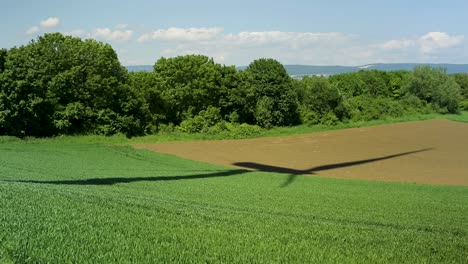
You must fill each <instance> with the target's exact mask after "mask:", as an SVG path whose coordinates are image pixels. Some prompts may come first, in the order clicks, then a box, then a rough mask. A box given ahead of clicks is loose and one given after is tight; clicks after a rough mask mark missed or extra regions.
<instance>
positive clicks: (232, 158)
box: [136, 120, 468, 185]
mask: <svg viewBox="0 0 468 264" xmlns="http://www.w3.org/2000/svg"><path fill="white" fill-rule="evenodd" d="M136 147H137V148H146V149H150V150H154V151H157V152H162V153H169V154H173V155H176V156H179V157H183V158H188V159H192V160H198V161H203V162H208V163H213V164H221V165H227V166H235V167H239V168H245V169H252V170H259V171H270V172H282V173H288V174H310V175H320V176H325V177H334V178H344V179H363V180H378V181H397V182H415V183H428V184H449V185H468V124H466V123H458V122H453V121H448V120H431V121H421V122H408V123H398V124H391V125H383V126H374V127H365V128H351V129H345V130H337V131H329V132H322V133H314V134H307V135H298V136H288V137H270V138H259V139H245V140H221V141H199V142H173V143H157V144H140V145H136Z"/></svg>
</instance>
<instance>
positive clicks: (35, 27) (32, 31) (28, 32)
mask: <svg viewBox="0 0 468 264" xmlns="http://www.w3.org/2000/svg"><path fill="white" fill-rule="evenodd" d="M39 30H40V29H39V27H38V26H34V27H30V28H29V29H28V30H26V32H25V33H26V35H32V34H34V33H37V32H39Z"/></svg>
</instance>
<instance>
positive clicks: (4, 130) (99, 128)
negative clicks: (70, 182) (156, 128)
mask: <svg viewBox="0 0 468 264" xmlns="http://www.w3.org/2000/svg"><path fill="white" fill-rule="evenodd" d="M1 75H2V76H1V77H0V78H1V80H2V82H1V87H0V134H6V135H15V136H20V137H23V136H52V135H56V134H87V133H99V134H106V135H110V134H114V133H119V132H121V133H126V134H127V135H138V134H143V132H144V124H145V123H146V122H147V120H146V114H147V113H146V109H145V107H144V101H143V98H141V97H139V96H138V95H137V94H135V93H134V91H133V90H132V89H131V87H130V86H129V85H128V83H127V71H126V70H125V68H123V67H122V66H121V65H120V63H119V61H118V59H117V55H116V53H115V51H114V50H113V49H112V47H111V46H110V45H108V44H103V43H100V42H97V41H94V40H86V41H82V40H81V39H79V38H73V37H64V36H63V35H61V34H59V33H55V34H45V35H44V36H42V37H39V38H38V40H37V41H32V42H31V43H29V44H28V45H26V46H21V47H19V48H13V49H11V50H9V51H8V53H7V56H6V59H5V62H4V71H3V73H2V74H1Z"/></svg>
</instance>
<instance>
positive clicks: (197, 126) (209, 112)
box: [178, 106, 222, 133]
mask: <svg viewBox="0 0 468 264" xmlns="http://www.w3.org/2000/svg"><path fill="white" fill-rule="evenodd" d="M221 120H222V119H221V113H220V110H219V108H216V107H212V106H210V107H208V108H207V109H206V110H202V111H200V113H198V115H196V116H194V117H192V118H189V119H186V120H184V121H182V123H180V126H179V127H178V128H179V130H180V131H182V132H187V133H197V132H202V133H206V132H207V131H208V129H209V128H211V127H213V126H215V125H216V124H217V123H218V122H220V121H221Z"/></svg>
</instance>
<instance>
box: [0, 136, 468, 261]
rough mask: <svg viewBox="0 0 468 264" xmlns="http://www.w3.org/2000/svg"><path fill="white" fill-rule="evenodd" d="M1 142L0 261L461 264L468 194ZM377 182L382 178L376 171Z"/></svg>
mask: <svg viewBox="0 0 468 264" xmlns="http://www.w3.org/2000/svg"><path fill="white" fill-rule="evenodd" d="M3 141H4V142H2V143H0V263H161V262H179V263H191V262H194V263H200V262H210V263H213V262H228V263H249V262H255V263H279V262H281V263H306V262H307V263H310V262H316V263H317V262H318V263H322V262H332V263H348V262H360V263H363V262H365V263H382V262H384V263H385V262H392V263H466V262H468V187H466V186H465V187H463V186H432V185H420V184H403V183H384V182H370V181H369V182H368V181H356V180H338V179H329V178H322V177H319V176H303V177H301V176H299V177H295V178H294V179H295V180H294V181H292V182H291V183H290V184H288V185H286V186H285V185H284V183H285V182H286V181H287V180H288V178H289V175H285V174H275V173H264V172H250V171H245V170H239V169H234V168H228V167H221V166H215V165H210V164H204V163H199V162H194V161H189V160H184V159H181V158H177V157H175V156H170V155H165V154H158V153H153V152H150V151H146V150H135V149H132V148H131V147H127V146H115V145H114V146H109V145H103V144H95V143H93V144H83V143H69V142H66V141H60V140H49V141H47V140H37V141H34V140H32V141H10V140H7V139H5V138H4V140H3ZM376 173H378V172H376Z"/></svg>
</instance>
